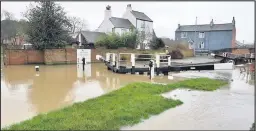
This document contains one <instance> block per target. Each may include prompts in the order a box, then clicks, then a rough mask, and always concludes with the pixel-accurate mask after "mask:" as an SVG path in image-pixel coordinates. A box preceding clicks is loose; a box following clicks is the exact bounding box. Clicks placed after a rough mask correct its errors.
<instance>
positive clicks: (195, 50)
mask: <svg viewBox="0 0 256 131" xmlns="http://www.w3.org/2000/svg"><path fill="white" fill-rule="evenodd" d="M196 29H197V17H196V24H195V38H194V56H196Z"/></svg>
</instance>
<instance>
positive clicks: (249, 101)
mask: <svg viewBox="0 0 256 131" xmlns="http://www.w3.org/2000/svg"><path fill="white" fill-rule="evenodd" d="M173 75H174V76H183V77H187V78H194V77H210V78H220V79H227V80H232V82H231V83H230V85H228V86H226V87H224V88H221V89H219V90H217V91H214V92H202V91H189V90H180V89H179V90H175V91H172V92H168V93H164V94H162V95H163V96H164V97H166V98H173V99H180V100H182V101H183V102H184V103H183V104H182V105H181V106H178V107H176V108H172V109H169V110H166V111H165V112H163V113H161V114H160V115H157V116H152V117H151V118H149V119H147V120H145V121H143V122H141V123H139V124H137V125H134V126H132V127H124V128H122V130H127V129H128V130H209V129H211V130H249V129H250V127H251V125H252V123H253V122H254V82H253V81H251V80H250V79H254V77H253V74H251V75H250V74H249V75H246V74H243V73H242V74H241V73H240V72H239V71H238V70H234V71H201V72H182V73H178V74H173Z"/></svg>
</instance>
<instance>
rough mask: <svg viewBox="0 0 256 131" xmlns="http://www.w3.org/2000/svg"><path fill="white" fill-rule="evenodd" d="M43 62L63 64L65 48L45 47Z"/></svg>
mask: <svg viewBox="0 0 256 131" xmlns="http://www.w3.org/2000/svg"><path fill="white" fill-rule="evenodd" d="M44 63H45V64H64V63H66V50H65V49H46V50H45V51H44Z"/></svg>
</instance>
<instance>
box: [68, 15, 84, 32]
mask: <svg viewBox="0 0 256 131" xmlns="http://www.w3.org/2000/svg"><path fill="white" fill-rule="evenodd" d="M69 21H70V23H71V28H70V31H71V32H72V33H75V32H77V31H81V30H86V29H87V22H86V21H85V20H84V19H80V18H78V17H75V16H73V17H69Z"/></svg>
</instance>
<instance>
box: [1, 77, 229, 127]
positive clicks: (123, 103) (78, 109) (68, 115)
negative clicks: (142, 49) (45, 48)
mask: <svg viewBox="0 0 256 131" xmlns="http://www.w3.org/2000/svg"><path fill="white" fill-rule="evenodd" d="M225 84H227V82H225V81H220V80H212V79H208V78H197V79H190V80H185V81H181V82H177V83H174V84H169V85H158V84H150V83H132V84H129V85H127V86H125V87H123V88H121V89H119V90H116V91H113V92H110V93H108V94H106V95H103V96H100V97H97V98H94V99H90V100H88V101H85V102H80V103H75V104H73V105H72V106H69V107H65V108H63V109H61V110H57V111H52V112H49V113H47V114H40V115H38V116H35V117H33V118H32V119H30V120H26V121H23V122H21V123H17V124H14V125H11V126H10V127H8V128H5V129H3V130H71V129H72V130H118V129H120V128H121V127H123V126H128V125H133V124H136V123H139V122H140V121H141V120H142V119H147V118H149V117H150V116H151V115H157V114H160V113H161V112H163V111H165V110H167V109H169V108H173V107H175V106H177V105H181V104H182V102H181V101H180V100H173V99H166V98H164V97H162V96H161V95H160V94H162V93H164V92H167V91H171V90H173V89H177V88H190V89H196V90H205V91H212V90H216V89H218V88H219V87H221V86H223V85H225Z"/></svg>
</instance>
